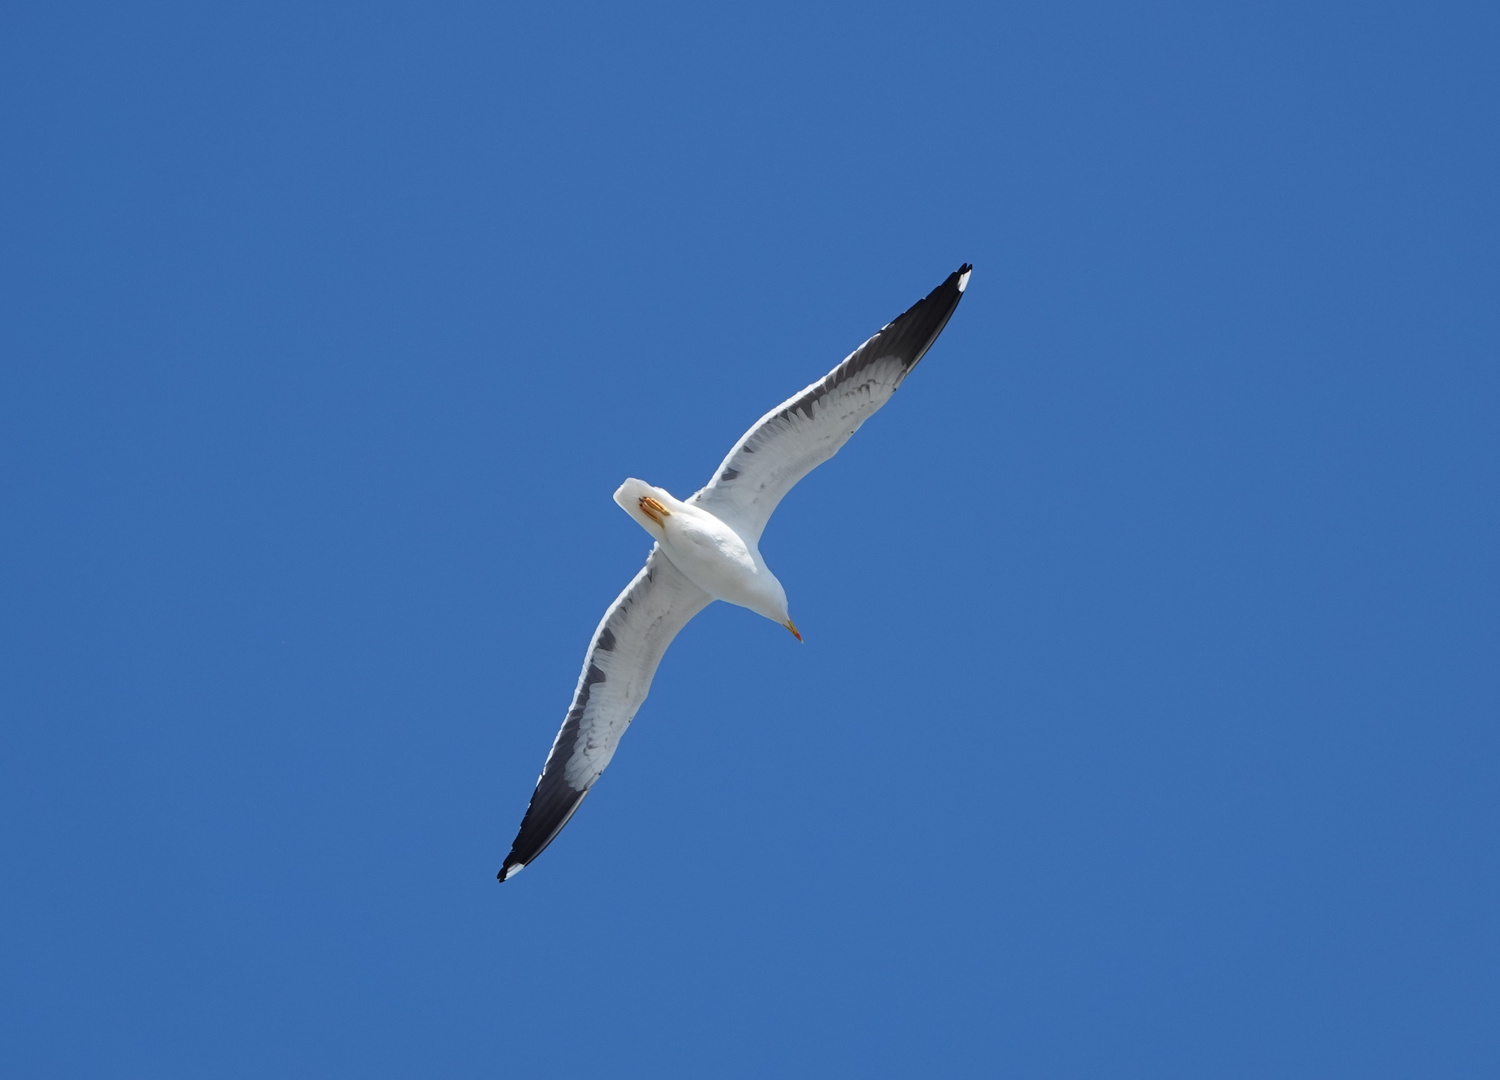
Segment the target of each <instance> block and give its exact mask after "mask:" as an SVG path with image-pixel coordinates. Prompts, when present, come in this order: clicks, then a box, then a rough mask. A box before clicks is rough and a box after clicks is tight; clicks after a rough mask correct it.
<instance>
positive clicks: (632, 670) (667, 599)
mask: <svg viewBox="0 0 1500 1080" xmlns="http://www.w3.org/2000/svg"><path fill="white" fill-rule="evenodd" d="M711 599H713V598H712V597H711V596H709V595H708V593H706V592H704V591H703V590H702V589H700V588H698V586H696V585H694V584H693V583H692V582H691V581H689V580H688V579H687V578H686V577H684V576H683V574H682V571H680V570H678V569H677V567H675V566H673V565H672V564H671V562H670V561H668V559H667V557H666V556H665V555H663V554H662V551H661V548H659V547H658V548H653V549H652V551H651V556H650V558H648V559H647V560H646V565H645V566H644V567H642V568H641V572H640V573H639V574H637V575H636V576H635V579H634V580H633V581H631V583H630V584H629V585H627V586H625V591H624V592H622V593H621V594H620V595H619V598H618V599H616V600H615V602H614V603H613V604H611V605H610V607H609V610H608V611H606V612H605V613H604V618H603V619H602V620H601V621H600V623H599V629H598V630H596V631H595V632H594V640H593V644H591V645H590V646H589V651H588V655H587V656H586V657H584V660H583V674H581V675H580V676H579V677H578V689H577V690H575V691H574V692H573V707H572V708H570V709H569V710H568V715H567V717H566V718H565V719H564V720H563V725H562V730H561V731H559V732H558V733H557V738H556V739H554V740H553V742H552V752H551V753H549V754H548V755H547V763H546V764H545V765H544V766H542V775H541V776H540V777H538V778H537V782H536V790H535V791H534V792H532V794H531V805H530V806H528V807H527V808H526V816H525V817H524V818H522V819H521V831H520V832H519V833H518V834H517V835H516V842H515V843H514V844H512V845H511V849H510V854H509V855H507V856H506V857H505V865H504V866H502V867H501V868H500V873H499V875H498V876H499V878H500V880H501V881H505V880H506V879H507V878H509V877H511V876H512V875H513V874H516V873H518V872H519V871H520V870H521V869H522V868H523V867H525V866H526V865H527V864H528V863H530V862H531V860H532V859H535V858H536V857H537V856H538V855H540V854H541V853H542V850H543V849H544V848H545V847H546V846H547V845H548V844H550V843H552V840H553V838H554V837H556V836H557V834H558V833H559V832H561V831H562V827H563V826H564V825H566V824H567V823H568V819H569V818H570V817H572V816H573V812H574V811H575V810H577V809H578V806H579V804H580V803H582V802H583V797H584V796H585V795H587V794H588V793H589V788H591V787H593V786H594V781H595V780H598V779H599V776H600V774H601V773H603V772H604V767H605V766H606V765H608V764H609V759H610V758H612V757H614V754H615V747H616V746H618V745H619V743H620V736H621V735H623V734H624V733H625V729H626V728H627V727H629V726H630V721H631V719H633V718H634V716H635V711H636V710H637V709H639V708H640V707H641V702H643V701H645V700H646V693H647V692H648V691H649V690H650V689H651V679H652V676H654V675H655V674H656V665H657V664H659V663H661V658H662V654H663V653H665V652H666V651H667V646H668V645H670V644H671V643H672V639H673V638H674V637H676V636H677V632H678V631H679V630H681V629H682V628H683V627H684V626H686V625H687V623H688V620H689V619H691V618H692V617H693V616H694V615H696V614H698V612H700V611H702V610H703V609H704V607H705V606H707V604H708V602H709V601H710V600H711Z"/></svg>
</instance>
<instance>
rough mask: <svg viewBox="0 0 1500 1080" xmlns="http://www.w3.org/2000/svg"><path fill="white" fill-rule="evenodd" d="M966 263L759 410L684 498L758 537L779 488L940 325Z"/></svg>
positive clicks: (830, 448) (867, 409) (847, 429)
mask: <svg viewBox="0 0 1500 1080" xmlns="http://www.w3.org/2000/svg"><path fill="white" fill-rule="evenodd" d="M972 269H973V267H971V266H970V265H969V264H968V263H965V264H964V265H963V266H960V267H959V268H958V269H957V270H955V271H954V272H953V273H951V274H949V275H948V278H947V280H946V281H944V282H943V283H942V284H941V285H939V286H938V287H937V288H936V289H933V290H932V292H930V293H928V294H927V296H926V297H925V298H924V299H921V300H918V301H917V302H916V303H915V304H913V305H912V306H911V308H909V309H908V310H907V311H905V312H903V313H902V314H901V315H898V316H897V317H896V318H895V319H894V320H893V321H892V322H891V323H889V324H888V325H887V326H885V327H884V328H883V329H882V330H881V331H880V333H878V334H876V335H875V336H874V337H872V338H871V339H870V340H869V341H867V342H865V343H864V344H863V345H861V346H860V347H859V348H857V349H855V350H854V351H853V352H852V353H850V354H849V357H848V359H846V360H845V361H844V362H843V363H842V364H840V365H839V366H838V367H836V368H834V369H833V370H832V371H830V372H829V373H828V374H827V375H825V376H824V377H823V378H821V379H819V380H818V381H817V382H815V383H813V384H812V385H811V386H809V387H808V388H807V389H805V390H803V391H801V392H800V393H798V394H795V395H793V396H792V397H790V398H788V399H787V400H786V401H784V402H782V403H781V404H780V405H778V406H776V408H774V409H772V410H771V411H770V412H768V413H766V415H765V416H762V417H761V418H760V420H759V421H757V422H756V424H755V426H754V427H752V428H751V429H750V430H749V431H747V432H745V434H744V437H743V438H741V439H740V441H739V442H737V443H735V444H734V449H733V450H731V451H729V456H728V457H726V458H725V459H724V461H723V463H722V464H721V465H720V466H719V470H718V472H716V473H715V474H714V478H713V479H712V480H710V481H709V482H708V485H707V486H706V487H704V488H703V489H702V490H700V491H699V492H698V493H697V494H696V495H694V496H693V498H692V500H691V501H693V502H695V503H697V504H698V505H699V506H701V507H703V508H704V509H705V510H707V511H709V512H710V513H712V514H714V515H715V516H717V517H718V518H720V519H721V520H723V521H726V522H728V523H729V524H730V525H731V526H733V527H734V528H735V529H736V530H738V531H739V532H740V533H741V535H744V536H746V537H747V538H748V539H754V540H755V541H756V542H759V540H760V534H761V532H762V531H763V530H764V529H765V527H766V521H767V520H768V519H769V518H770V517H771V512H772V511H773V510H775V509H776V504H777V503H779V502H781V498H782V496H783V495H785V494H786V493H787V492H788V491H790V490H791V489H792V485H794V484H796V482H797V481H798V480H801V479H802V478H803V477H804V476H806V475H807V474H808V473H810V472H812V470H813V469H815V468H816V467H817V466H819V465H821V464H823V462H825V461H827V460H828V459H829V458H831V457H833V455H834V454H836V453H838V450H839V447H841V446H843V445H844V443H846V442H848V441H849V436H850V435H853V434H854V432H855V431H856V430H858V428H859V425H860V424H863V423H864V422H865V421H866V420H868V419H869V418H870V416H871V415H873V414H874V412H875V410H876V409H879V408H880V407H881V406H882V405H884V404H885V403H886V402H887V401H889V400H890V397H891V395H892V394H893V393H895V392H896V388H897V387H898V386H900V385H901V380H902V379H904V378H906V376H907V374H908V373H909V372H910V371H911V369H912V368H914V367H916V366H917V361H918V360H921V359H922V354H923V353H925V352H926V351H927V350H928V348H929V347H931V345H932V343H933V342H934V341H936V340H937V336H938V335H939V334H940V333H942V332H943V327H945V326H947V325H948V318H949V316H951V315H952V314H953V311H954V309H955V308H956V307H958V302H959V300H960V299H962V298H963V292H964V287H965V286H967V285H968V284H969V271H970V270H972Z"/></svg>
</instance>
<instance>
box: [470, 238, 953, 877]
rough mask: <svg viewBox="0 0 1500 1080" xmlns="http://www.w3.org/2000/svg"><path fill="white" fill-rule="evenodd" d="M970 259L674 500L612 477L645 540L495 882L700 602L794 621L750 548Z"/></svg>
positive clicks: (625, 711) (554, 815)
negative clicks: (649, 539) (644, 551)
mask: <svg viewBox="0 0 1500 1080" xmlns="http://www.w3.org/2000/svg"><path fill="white" fill-rule="evenodd" d="M970 270H971V267H970V266H968V265H967V264H965V265H964V266H961V267H959V268H958V269H957V270H955V271H954V272H953V273H952V274H950V275H948V277H947V279H946V280H945V281H944V282H943V283H942V284H941V285H939V286H938V287H937V288H936V289H934V290H933V291H932V292H931V293H929V294H928V295H927V296H926V297H925V298H924V299H922V300H919V301H918V302H917V303H916V304H915V305H913V306H912V307H911V308H910V309H908V310H907V311H906V312H904V313H903V314H901V315H900V316H898V317H897V318H896V319H894V320H893V321H891V322H890V323H889V324H887V325H886V326H885V327H883V328H882V329H881V330H880V332H879V333H877V334H876V335H875V336H874V337H872V338H870V339H869V340H868V341H866V342H865V343H864V344H863V345H861V346H860V347H859V348H857V349H855V350H854V352H852V353H850V354H849V356H848V357H847V358H845V360H844V361H843V362H842V363H841V364H839V365H838V366H837V367H835V368H834V369H833V370H832V371H830V372H829V373H828V374H827V375H826V376H824V377H823V378H822V379H819V380H818V381H817V382H815V383H813V384H812V385H811V386H808V387H806V388H805V389H803V390H802V391H801V392H799V393H797V394H794V395H793V396H792V397H790V398H788V399H787V400H786V401H784V402H782V403H781V404H780V405H778V406H777V407H776V408H774V409H772V410H771V411H770V412H768V413H766V415H765V416H763V417H761V418H760V420H759V421H757V422H756V423H755V424H754V426H752V427H751V428H750V430H749V431H747V432H746V433H745V434H744V436H743V437H742V438H741V439H740V441H739V442H737V443H736V444H735V445H734V448H733V449H732V450H730V451H729V455H728V456H727V457H725V459H724V460H723V462H722V463H721V464H720V465H719V468H718V469H717V470H716V471H715V473H714V476H713V479H711V480H710V481H709V482H708V484H707V485H705V486H704V487H703V488H702V489H701V490H699V491H698V492H696V493H695V494H694V495H692V496H691V497H690V498H689V499H687V500H686V501H680V500H678V499H676V498H674V497H673V496H672V495H671V494H670V493H668V492H666V491H664V490H662V489H661V488H656V487H653V486H651V485H650V484H647V483H646V482H644V481H642V480H636V479H629V480H626V481H625V482H624V483H623V484H621V485H620V488H619V490H618V491H616V492H615V501H616V502H618V503H619V504H620V506H621V507H622V508H623V509H624V510H625V512H626V513H628V514H629V515H630V516H631V517H632V518H634V519H635V520H636V521H637V522H639V523H640V525H641V527H642V528H644V529H645V530H646V531H647V532H649V533H651V535H652V536H653V537H654V538H655V539H656V541H657V543H656V547H654V548H653V549H652V551H651V554H650V556H649V557H648V558H647V559H646V565H645V566H644V567H643V568H642V569H641V572H640V573H639V574H637V575H636V576H635V579H634V580H633V581H631V583H630V584H629V585H627V586H626V587H625V591H624V592H622V593H621V594H620V595H619V597H618V598H617V599H616V600H615V602H614V603H613V604H612V605H610V607H609V610H608V611H606V612H605V613H604V618H603V619H602V620H601V621H600V623H599V628H598V629H597V630H596V631H595V632H594V638H593V642H592V644H591V645H590V646H589V651H588V655H587V656H586V657H585V658H584V662H583V672H582V674H581V675H580V676H579V678H578V687H577V689H576V690H575V691H574V693H573V704H572V707H571V708H570V709H569V710H568V714H567V716H566V717H565V718H564V720H563V725H562V729H561V730H560V731H558V733H557V738H556V739H555V740H553V743H552V751H551V753H549V754H548V755H547V761H546V764H545V765H544V766H543V767H542V774H541V776H540V777H538V779H537V786H536V790H535V791H534V792H533V793H532V796H531V803H530V805H529V806H528V807H527V809H526V816H525V817H524V818H523V819H522V821H521V830H520V832H519V833H518V834H517V836H516V839H515V843H514V844H513V845H512V846H511V851H510V854H509V855H508V856H507V857H506V859H505V863H504V865H503V866H502V867H501V869H500V873H499V878H500V880H501V881H505V880H507V879H508V878H510V877H512V876H514V875H515V874H516V873H518V872H519V871H520V870H521V869H523V868H524V867H525V866H526V865H527V864H528V863H530V862H531V861H532V860H533V859H535V858H536V857H537V855H539V854H541V852H542V850H543V849H544V848H545V847H546V846H547V845H548V844H550V843H551V842H552V840H553V838H554V837H556V836H557V834H558V833H559V832H560V831H561V830H562V827H563V826H564V825H566V824H567V823H568V819H569V818H571V817H572V816H573V814H574V812H575V811H577V809H578V807H579V805H580V804H581V803H582V802H583V798H584V796H586V795H587V794H588V793H589V790H590V789H591V788H592V787H593V785H594V782H595V781H596V780H598V779H599V776H600V774H601V773H603V772H604V769H605V766H607V765H608V764H609V761H610V758H612V757H613V756H614V753H615V748H616V747H617V746H618V745H619V742H620V736H621V735H623V734H624V732H625V729H626V727H628V726H629V725H630V721H631V720H632V719H633V718H634V716H635V713H636V710H637V709H639V708H640V706H641V703H642V702H643V701H645V699H646V693H647V692H648V691H649V690H650V688H651V679H652V677H653V676H654V675H655V674H656V667H657V665H658V664H659V663H660V662H661V658H662V654H663V653H665V652H666V650H667V646H668V645H670V644H671V642H672V639H673V638H674V637H676V636H677V632H678V631H679V630H681V629H682V628H683V627H684V626H686V625H687V623H688V620H690V619H691V618H692V617H693V616H694V615H696V614H698V612H700V611H702V610H703V608H704V607H706V606H707V605H708V603H709V602H710V601H712V600H727V601H729V602H730V603H734V604H739V605H741V606H742V607H746V608H749V609H750V610H751V611H754V612H756V613H758V614H760V615H764V616H765V617H766V618H768V619H771V620H772V621H774V622H779V623H781V624H782V625H783V626H785V627H786V628H787V629H788V630H790V631H791V632H792V633H793V634H797V628H796V626H795V624H793V623H792V621H791V616H790V614H789V613H788V611H787V599H786V591H785V590H784V589H783V588H782V586H781V582H779V581H778V580H777V579H776V575H774V574H773V573H771V571H770V568H769V567H767V566H766V564H765V560H764V559H762V558H761V555H760V537H761V533H762V532H764V531H765V527H766V522H767V521H768V520H769V518H770V516H771V513H772V512H773V511H774V510H775V509H776V506H777V504H778V503H779V502H781V499H782V497H783V496H785V495H786V493H787V492H788V491H790V490H791V489H792V487H793V485H795V484H796V483H797V481H798V480H800V479H802V477H804V476H806V475H807V474H808V473H809V472H810V471H811V470H812V469H814V468H816V467H817V466H818V465H820V464H822V463H823V462H825V461H827V460H828V459H829V458H831V457H832V456H833V455H834V454H836V453H837V452H838V450H839V448H840V447H841V446H843V445H844V443H845V442H847V441H848V440H849V436H851V435H853V434H854V432H855V431H856V430H858V428H859V426H860V425H861V424H863V423H864V422H865V421H866V420H867V419H869V417H870V416H871V415H872V414H874V412H875V411H876V410H877V409H879V408H880V407H881V406H882V405H884V404H885V403H886V402H887V401H888V400H889V399H890V396H891V395H892V394H893V393H894V392H895V391H896V388H897V387H899V386H900V385H901V382H902V380H903V379H905V378H906V376H907V375H908V374H910V372H911V370H912V368H914V367H916V365H917V362H918V361H919V360H921V359H922V356H923V354H924V353H926V351H927V349H928V348H929V347H930V346H931V345H932V343H933V341H935V340H936V339H937V336H938V334H940V333H942V330H943V327H944V326H946V325H947V322H948V319H949V317H950V316H951V315H952V314H953V311H954V309H955V308H956V307H957V306H958V302H959V300H960V299H961V298H962V296H963V292H964V289H965V287H966V286H967V285H968V283H969V273H970ZM797 637H798V638H799V640H800V638H801V635H800V634H797Z"/></svg>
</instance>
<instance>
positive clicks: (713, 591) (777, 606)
mask: <svg viewBox="0 0 1500 1080" xmlns="http://www.w3.org/2000/svg"><path fill="white" fill-rule="evenodd" d="M615 502H617V503H619V504H620V508H621V509H623V510H624V511H625V512H626V513H627V514H629V515H630V516H631V517H632V518H634V519H635V520H636V521H637V522H638V523H639V524H640V526H641V528H643V529H645V530H646V531H647V532H648V533H650V534H651V537H652V539H654V540H655V541H656V542H657V543H658V544H660V545H661V548H662V551H663V552H664V553H665V554H666V556H667V558H668V559H670V560H672V565H674V566H676V567H677V569H679V570H681V571H682V572H683V574H684V575H685V576H686V577H687V579H688V580H689V581H691V582H692V583H693V584H694V585H696V586H698V588H700V589H702V590H703V591H704V592H706V593H708V595H709V596H711V597H713V598H714V599H715V600H726V601H728V602H729V603H731V604H738V605H739V606H740V607H743V608H749V609H750V610H751V611H753V612H755V613H756V614H757V615H764V616H765V617H766V618H768V619H770V620H771V621H772V622H778V623H781V624H782V625H783V626H787V624H788V623H790V622H791V615H790V614H789V613H788V612H787V603H786V590H785V589H784V588H782V586H781V582H780V581H778V580H777V578H776V575H775V574H773V573H771V570H770V568H769V567H768V566H766V560H765V559H763V558H761V555H760V547H759V545H758V544H757V543H756V542H755V541H754V540H749V539H746V538H745V537H744V536H743V535H741V534H740V533H739V532H738V531H736V530H735V529H734V528H732V527H731V526H730V525H729V524H728V523H727V522H725V521H724V520H723V519H721V518H719V517H718V516H717V515H715V514H712V513H710V512H709V511H707V510H705V509H703V508H702V507H701V506H694V505H693V504H692V503H685V502H682V501H681V500H679V499H676V498H674V497H673V496H672V494H671V493H670V492H668V491H665V490H663V489H662V488H659V487H653V486H652V485H650V484H648V483H646V482H645V481H644V480H636V479H635V478H633V477H632V478H631V479H629V480H626V481H625V482H624V483H623V484H621V485H620V487H619V489H618V490H617V491H616V492H615ZM652 502H654V503H655V504H656V507H658V508H659V509H656V510H653V509H652V508H651V503H652ZM789 629H790V627H789ZM793 633H796V631H795V630H793Z"/></svg>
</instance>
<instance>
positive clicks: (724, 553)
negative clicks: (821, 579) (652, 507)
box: [661, 504, 769, 608]
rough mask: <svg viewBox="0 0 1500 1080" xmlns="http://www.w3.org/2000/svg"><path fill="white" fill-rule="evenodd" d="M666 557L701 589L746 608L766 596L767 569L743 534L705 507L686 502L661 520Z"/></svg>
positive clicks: (753, 606)
mask: <svg viewBox="0 0 1500 1080" xmlns="http://www.w3.org/2000/svg"><path fill="white" fill-rule="evenodd" d="M663 526H664V527H663V529H662V539H661V546H662V550H663V551H665V552H666V554H667V558H669V559H671V560H672V563H673V565H675V566H676V567H677V569H679V570H681V571H682V572H683V573H684V574H685V575H686V576H687V577H688V579H689V580H691V581H692V582H693V583H694V584H695V585H697V586H698V587H699V588H700V589H702V590H703V591H704V592H706V593H709V594H710V595H711V596H714V597H717V598H718V599H720V600H728V601H729V602H730V603H732V604H740V605H742V606H744V607H748V608H758V607H761V606H763V602H764V601H765V600H766V599H767V598H768V596H767V595H766V593H767V590H766V584H767V583H766V581H765V578H767V577H769V572H768V571H767V570H766V567H765V563H763V562H762V561H761V559H760V556H759V553H758V552H757V551H756V550H755V549H754V548H752V547H751V546H750V545H749V544H747V543H745V540H744V538H743V537H741V536H740V534H739V533H737V532H735V531H734V530H733V529H731V528H730V527H729V526H728V525H726V524H724V522H722V521H720V520H719V519H718V518H717V517H715V516H714V515H713V514H710V513H709V512H708V511H707V510H701V509H699V508H698V507H696V506H690V505H686V504H682V505H679V506H678V507H677V508H675V509H674V511H673V513H672V514H671V516H670V517H668V518H667V519H666V520H665V522H664V523H663Z"/></svg>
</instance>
